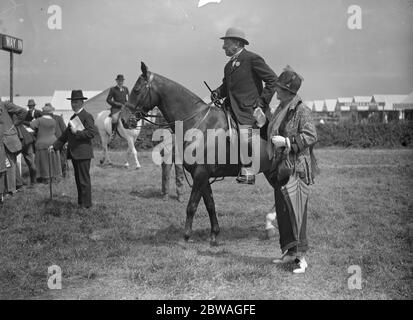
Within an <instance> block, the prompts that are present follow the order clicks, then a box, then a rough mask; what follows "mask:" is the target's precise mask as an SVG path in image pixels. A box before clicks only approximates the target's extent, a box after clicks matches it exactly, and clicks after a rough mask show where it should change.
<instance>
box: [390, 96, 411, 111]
mask: <svg viewBox="0 0 413 320" xmlns="http://www.w3.org/2000/svg"><path fill="white" fill-rule="evenodd" d="M393 106H394V108H395V109H396V110H412V109H413V92H412V93H411V94H409V95H408V96H407V97H406V98H405V99H404V100H403V101H402V102H398V103H395V104H394V105H393Z"/></svg>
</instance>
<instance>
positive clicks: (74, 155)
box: [53, 109, 97, 160]
mask: <svg viewBox="0 0 413 320" xmlns="http://www.w3.org/2000/svg"><path fill="white" fill-rule="evenodd" d="M75 116H78V117H79V119H80V121H81V122H82V124H83V126H84V127H85V129H84V130H82V131H77V132H76V134H73V133H72V130H71V129H70V125H69V126H68V127H67V128H66V130H65V131H63V134H62V135H61V136H60V137H59V138H58V139H57V140H56V142H55V143H54V144H53V148H54V149H55V150H60V149H61V148H62V147H63V145H64V144H65V143H66V142H67V143H68V146H67V158H68V159H73V160H87V159H92V158H93V147H92V139H93V137H94V136H95V135H96V134H97V130H96V127H95V121H94V119H93V116H92V115H91V114H90V113H88V112H87V111H86V110H85V109H83V110H82V111H81V112H79V113H78V114H77V115H73V116H72V118H71V119H73V118H74V117H75Z"/></svg>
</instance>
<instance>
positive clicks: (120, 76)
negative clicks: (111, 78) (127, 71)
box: [115, 74, 125, 81]
mask: <svg viewBox="0 0 413 320" xmlns="http://www.w3.org/2000/svg"><path fill="white" fill-rule="evenodd" d="M115 80H121V81H123V80H125V78H124V77H123V74H118V76H117V77H116V79H115Z"/></svg>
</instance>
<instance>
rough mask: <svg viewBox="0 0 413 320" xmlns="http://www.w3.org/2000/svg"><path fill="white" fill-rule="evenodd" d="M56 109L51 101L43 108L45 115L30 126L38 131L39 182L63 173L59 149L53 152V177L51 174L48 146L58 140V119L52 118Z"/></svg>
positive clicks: (36, 159) (37, 163) (37, 161)
mask: <svg viewBox="0 0 413 320" xmlns="http://www.w3.org/2000/svg"><path fill="white" fill-rule="evenodd" d="M54 110H55V109H54V108H53V106H52V105H51V104H50V103H46V105H45V106H44V107H43V109H42V114H43V116H42V117H40V118H37V119H35V120H33V121H32V122H31V123H30V127H31V128H32V129H33V130H35V131H37V139H36V145H35V148H36V154H35V161H36V169H37V180H38V182H43V183H48V182H49V179H50V178H58V177H60V176H61V175H62V169H61V165H60V155H59V151H54V152H51V154H50V159H51V177H50V176H49V154H48V148H49V146H50V145H51V144H53V142H55V141H56V134H55V133H56V126H57V123H56V121H55V120H54V119H53V118H52V115H53V111H54Z"/></svg>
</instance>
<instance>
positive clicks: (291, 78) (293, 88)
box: [276, 66, 304, 94]
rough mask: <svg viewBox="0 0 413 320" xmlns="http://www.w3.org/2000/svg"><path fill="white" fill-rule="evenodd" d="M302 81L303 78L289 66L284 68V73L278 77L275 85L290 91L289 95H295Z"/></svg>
mask: <svg viewBox="0 0 413 320" xmlns="http://www.w3.org/2000/svg"><path fill="white" fill-rule="evenodd" d="M303 81H304V78H303V77H302V76H300V75H299V74H298V73H297V72H295V71H294V70H293V68H291V67H290V66H286V67H285V68H284V71H283V72H282V73H281V74H280V76H279V77H278V79H277V81H276V84H277V85H278V86H279V87H281V88H283V89H285V90H288V91H290V92H291V93H294V94H296V93H297V92H298V90H299V89H300V87H301V83H302V82H303Z"/></svg>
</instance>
